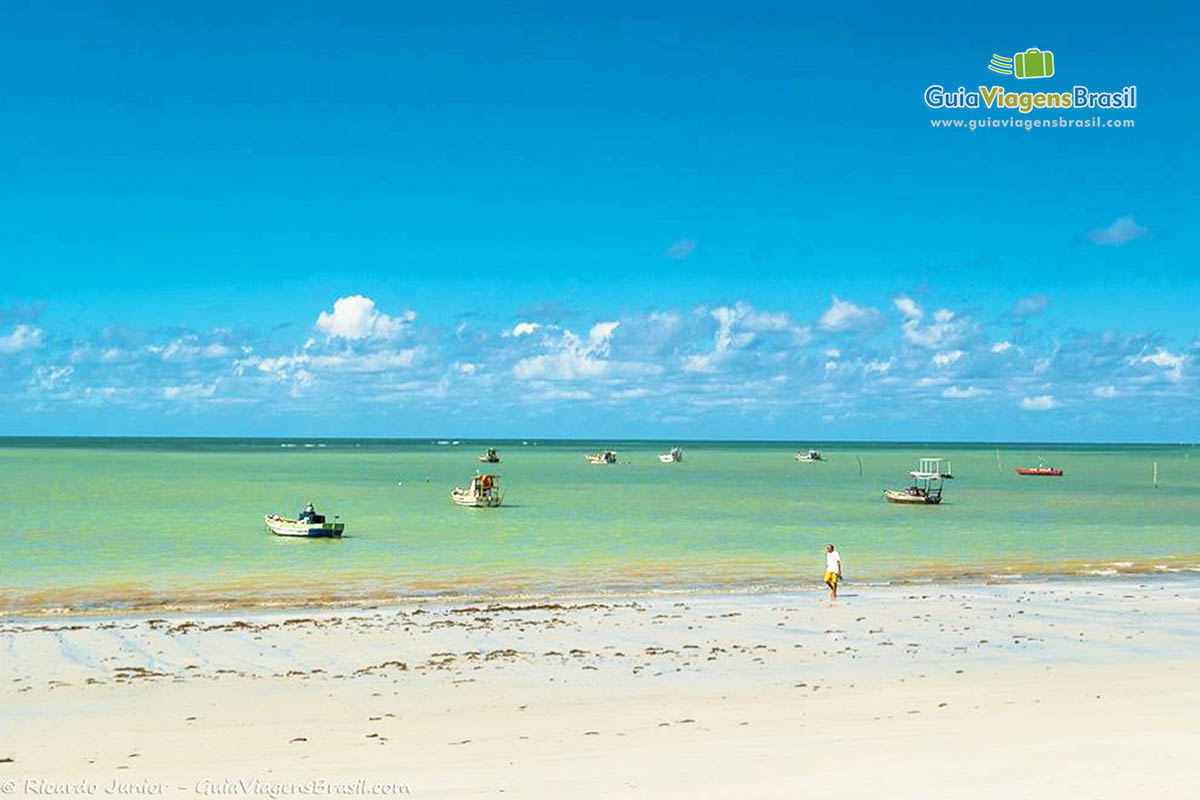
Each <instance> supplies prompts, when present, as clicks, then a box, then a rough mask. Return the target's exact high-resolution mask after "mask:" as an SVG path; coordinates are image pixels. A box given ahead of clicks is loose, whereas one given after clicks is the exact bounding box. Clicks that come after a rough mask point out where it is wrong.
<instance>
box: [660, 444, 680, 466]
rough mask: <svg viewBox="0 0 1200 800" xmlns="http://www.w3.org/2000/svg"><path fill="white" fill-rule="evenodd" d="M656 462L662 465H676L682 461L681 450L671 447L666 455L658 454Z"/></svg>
mask: <svg viewBox="0 0 1200 800" xmlns="http://www.w3.org/2000/svg"><path fill="white" fill-rule="evenodd" d="M658 460H659V461H661V462H662V463H664V464H678V463H680V462H681V461H683V448H682V447H672V448H671V451H670V452H668V453H660V454H659V456H658Z"/></svg>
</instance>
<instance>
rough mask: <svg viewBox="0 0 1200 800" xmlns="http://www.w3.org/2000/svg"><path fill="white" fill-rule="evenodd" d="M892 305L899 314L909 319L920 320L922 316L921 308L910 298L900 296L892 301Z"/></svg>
mask: <svg viewBox="0 0 1200 800" xmlns="http://www.w3.org/2000/svg"><path fill="white" fill-rule="evenodd" d="M892 305H894V306H895V307H896V309H897V310H898V311H899V312H900V313H901V314H903V315H904V316H906V317H908V318H909V319H920V318H921V317H922V316H923V312H922V311H921V307H920V306H919V305H917V304H916V301H914V300H913V299H912V298H911V297H905V296H904V295H900V296H899V297H897V298H896V299H894V300H892Z"/></svg>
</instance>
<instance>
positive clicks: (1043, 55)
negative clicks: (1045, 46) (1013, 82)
mask: <svg viewBox="0 0 1200 800" xmlns="http://www.w3.org/2000/svg"><path fill="white" fill-rule="evenodd" d="M988 69H990V70H991V71H992V72H998V73H1000V74H1001V75H1012V76H1013V77H1015V78H1017V79H1019V80H1026V79H1028V78H1049V77H1050V76H1052V75H1053V74H1054V53H1051V52H1050V51H1049V50H1039V49H1037V48H1036V47H1031V48H1029V49H1028V50H1026V51H1025V52H1024V53H1016V54H1014V55H1013V57H1012V58H1009V57H1007V56H1001V55H996V54H995V53H993V54H992V60H991V61H989V62H988Z"/></svg>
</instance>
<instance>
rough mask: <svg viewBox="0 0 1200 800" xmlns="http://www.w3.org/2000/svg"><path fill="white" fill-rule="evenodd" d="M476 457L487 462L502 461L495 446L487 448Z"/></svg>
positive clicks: (496, 462) (495, 462)
mask: <svg viewBox="0 0 1200 800" xmlns="http://www.w3.org/2000/svg"><path fill="white" fill-rule="evenodd" d="M476 458H478V459H479V460H480V461H482V462H483V463H485V464H499V463H500V453H499V452H497V450H496V448H494V447H489V448H488V449H487V450H485V451H484V452H483V455H481V456H476Z"/></svg>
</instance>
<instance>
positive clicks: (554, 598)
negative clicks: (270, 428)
mask: <svg viewBox="0 0 1200 800" xmlns="http://www.w3.org/2000/svg"><path fill="white" fill-rule="evenodd" d="M1127 565H1129V562H1111V563H1110V564H1108V565H1106V567H1105V568H1102V569H1095V570H1088V571H1084V572H1079V571H1072V572H1043V573H1035V572H1027V573H1020V574H1003V573H999V574H996V573H986V572H979V571H972V572H965V573H961V574H959V575H955V576H945V575H938V576H930V577H916V576H914V577H908V578H894V579H866V580H861V581H859V580H854V579H853V578H850V579H847V580H845V581H844V582H843V584H842V587H843V590H845V589H846V588H847V587H870V588H875V589H887V588H905V587H934V588H937V587H945V588H952V587H956V588H960V589H961V588H966V587H972V586H1009V585H1011V586H1032V585H1038V584H1047V585H1062V584H1070V583H1076V582H1078V583H1089V584H1093V583H1094V584H1098V585H1103V584H1105V583H1108V582H1114V583H1117V582H1121V581H1144V582H1183V583H1187V582H1195V583H1197V584H1198V585H1200V567H1184V568H1157V569H1154V570H1152V571H1141V570H1132V569H1123V568H1122V567H1124V566H1127ZM822 588H823V584H822V583H821V582H820V580H819V579H815V578H814V579H813V580H810V581H796V582H772V581H747V582H731V583H724V584H721V583H717V584H700V585H691V586H638V585H632V586H615V587H613V588H610V589H599V588H590V589H583V588H581V589H579V590H565V591H528V592H524V591H513V592H503V591H481V592H457V593H454V592H434V593H429V594H396V593H390V592H379V593H361V594H353V595H346V596H343V597H337V596H329V597H322V598H319V599H307V600H305V599H303V598H298V597H288V596H280V595H261V596H254V595H247V596H242V597H219V598H213V599H197V600H178V601H176V600H165V599H164V600H156V599H147V600H143V601H140V602H139V601H122V600H101V601H92V602H89V603H85V604H78V605H66V604H62V603H60V604H56V605H26V606H23V607H22V606H15V607H13V606H8V607H0V623H3V622H9V621H17V620H22V619H46V618H69V619H81V618H99V619H106V618H110V617H113V618H115V617H125V616H134V617H136V616H141V615H145V614H203V613H221V612H229V613H252V612H258V611H263V612H270V611H288V610H295V611H304V610H339V609H347V608H393V607H400V606H406V605H439V604H454V603H469V602H476V603H556V602H557V603H579V602H586V601H612V600H614V599H652V598H666V597H729V598H736V597H752V596H763V595H797V596H800V595H805V594H808V593H812V592H817V591H820V590H822ZM0 591H2V590H0ZM38 594H39V595H40V594H42V593H40V592H39V593H38Z"/></svg>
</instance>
